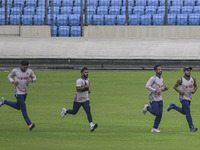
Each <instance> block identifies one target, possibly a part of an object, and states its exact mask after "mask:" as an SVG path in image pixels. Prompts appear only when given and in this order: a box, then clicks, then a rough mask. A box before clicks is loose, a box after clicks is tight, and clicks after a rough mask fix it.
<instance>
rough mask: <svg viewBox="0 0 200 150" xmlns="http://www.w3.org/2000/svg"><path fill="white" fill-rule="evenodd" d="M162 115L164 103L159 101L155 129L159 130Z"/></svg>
mask: <svg viewBox="0 0 200 150" xmlns="http://www.w3.org/2000/svg"><path fill="white" fill-rule="evenodd" d="M162 113H163V101H159V102H158V113H157V115H156V119H155V122H154V126H153V128H155V129H158V126H159V124H160V121H161V119H162Z"/></svg>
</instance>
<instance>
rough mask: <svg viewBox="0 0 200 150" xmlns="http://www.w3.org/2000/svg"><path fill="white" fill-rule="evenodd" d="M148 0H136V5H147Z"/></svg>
mask: <svg viewBox="0 0 200 150" xmlns="http://www.w3.org/2000/svg"><path fill="white" fill-rule="evenodd" d="M146 4H147V2H146V0H137V1H135V6H144V7H145V6H146Z"/></svg>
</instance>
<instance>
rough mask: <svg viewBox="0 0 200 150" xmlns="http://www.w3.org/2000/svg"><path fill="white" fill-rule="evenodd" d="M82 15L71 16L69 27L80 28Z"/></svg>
mask: <svg viewBox="0 0 200 150" xmlns="http://www.w3.org/2000/svg"><path fill="white" fill-rule="evenodd" d="M80 20H81V19H80V15H78V14H77V15H69V25H70V26H79V25H80Z"/></svg>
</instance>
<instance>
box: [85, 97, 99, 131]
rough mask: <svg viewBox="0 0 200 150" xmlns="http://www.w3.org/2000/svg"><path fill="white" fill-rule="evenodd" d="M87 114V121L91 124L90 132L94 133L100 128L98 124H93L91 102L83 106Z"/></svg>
mask: <svg viewBox="0 0 200 150" xmlns="http://www.w3.org/2000/svg"><path fill="white" fill-rule="evenodd" d="M82 106H83V108H84V110H85V112H86V114H87V119H88V121H89V123H90V130H91V131H94V130H95V129H96V128H97V127H98V124H93V122H92V115H91V111H90V101H89V100H88V101H86V102H84V103H83V104H82Z"/></svg>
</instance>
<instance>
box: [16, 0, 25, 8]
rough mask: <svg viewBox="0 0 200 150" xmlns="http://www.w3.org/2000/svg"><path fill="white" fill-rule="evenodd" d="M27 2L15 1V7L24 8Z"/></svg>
mask: <svg viewBox="0 0 200 150" xmlns="http://www.w3.org/2000/svg"><path fill="white" fill-rule="evenodd" d="M24 3H25V0H14V7H21V8H23V7H24Z"/></svg>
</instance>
